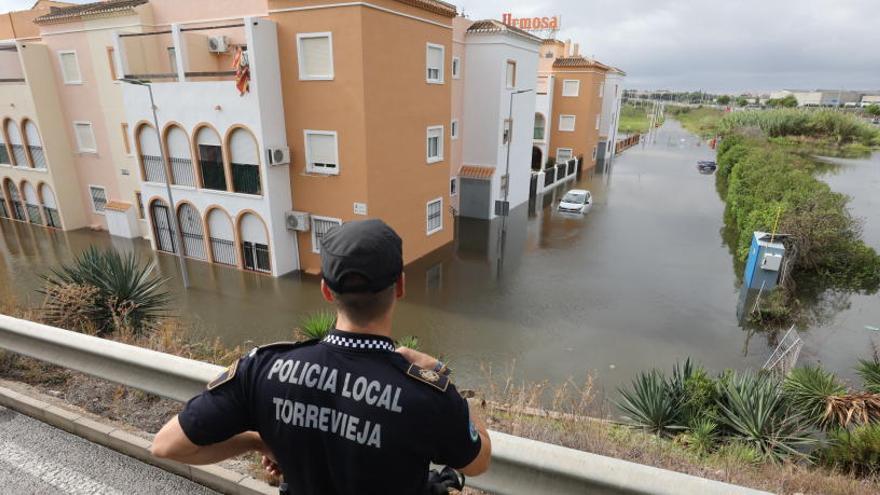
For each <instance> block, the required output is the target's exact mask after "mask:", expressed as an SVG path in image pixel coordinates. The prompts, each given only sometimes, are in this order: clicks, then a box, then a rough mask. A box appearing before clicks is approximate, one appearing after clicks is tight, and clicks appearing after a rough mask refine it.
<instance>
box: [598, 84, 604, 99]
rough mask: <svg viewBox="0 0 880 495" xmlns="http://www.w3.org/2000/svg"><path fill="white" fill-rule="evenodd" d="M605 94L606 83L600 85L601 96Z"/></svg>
mask: <svg viewBox="0 0 880 495" xmlns="http://www.w3.org/2000/svg"><path fill="white" fill-rule="evenodd" d="M603 96H605V85H604V84H600V85H599V98H602V97H603Z"/></svg>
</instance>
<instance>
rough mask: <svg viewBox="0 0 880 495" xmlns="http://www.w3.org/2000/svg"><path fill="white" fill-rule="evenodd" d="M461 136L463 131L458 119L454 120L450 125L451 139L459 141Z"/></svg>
mask: <svg viewBox="0 0 880 495" xmlns="http://www.w3.org/2000/svg"><path fill="white" fill-rule="evenodd" d="M459 134H461V129H459V123H458V119H452V122H450V123H449V138H450V139H453V140H455V139H458V136H459ZM441 154H442V153H441Z"/></svg>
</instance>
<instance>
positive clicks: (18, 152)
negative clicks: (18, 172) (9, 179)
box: [12, 144, 28, 167]
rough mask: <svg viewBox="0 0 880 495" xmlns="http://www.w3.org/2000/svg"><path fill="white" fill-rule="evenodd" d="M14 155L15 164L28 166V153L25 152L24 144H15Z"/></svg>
mask: <svg viewBox="0 0 880 495" xmlns="http://www.w3.org/2000/svg"><path fill="white" fill-rule="evenodd" d="M12 155H13V156H15V165H16V166H18V167H27V166H28V161H27V154H26V153H25V152H24V145H22V144H13V145H12Z"/></svg>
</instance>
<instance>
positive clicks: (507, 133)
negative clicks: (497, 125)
mask: <svg viewBox="0 0 880 495" xmlns="http://www.w3.org/2000/svg"><path fill="white" fill-rule="evenodd" d="M501 129H502V130H501V144H504V145H506V144H508V143H510V140H511V139H512V137H513V136H512V135H511V134H512V133H513V121H512V120H510V119H504V124H503V125H502V127H501Z"/></svg>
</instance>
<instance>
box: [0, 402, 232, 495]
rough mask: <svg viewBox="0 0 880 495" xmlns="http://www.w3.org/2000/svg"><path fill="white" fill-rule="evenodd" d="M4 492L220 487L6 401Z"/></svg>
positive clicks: (0, 451) (0, 473)
mask: <svg viewBox="0 0 880 495" xmlns="http://www.w3.org/2000/svg"><path fill="white" fill-rule="evenodd" d="M0 493H10V494H12V493H14V494H16V495H26V494H40V495H44V494H45V495H48V494H75V495H96V494H102V495H104V494H107V495H129V494H137V493H148V494H169V495H171V494H199V495H201V494H215V493H216V492H214V491H212V490H209V489H207V488H205V487H203V486H201V485H198V484H196V483H193V482H192V481H189V480H186V479H184V478H181V477H179V476H177V475H174V474H171V473H167V472H165V471H162V470H161V469H159V468H156V467H154V466H150V465H148V464H144V463H142V462H140V461H138V460H135V459H132V458H131V457H128V456H126V455H123V454H120V453H118V452H115V451H113V450H110V449H107V448H105V447H102V446H100V445H95V444H93V443H91V442H89V441H87V440H84V439H82V438H79V437H77V436H73V435H71V434H69V433H67V432H65V431H62V430H59V429H57V428H53V427H51V426H48V425H45V424H43V423H40V422H39V421H36V420H34V419H31V418H29V417H27V416H23V415H21V414H18V413H17V412H15V411H12V410H10V409H6V408H4V407H0Z"/></svg>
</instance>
